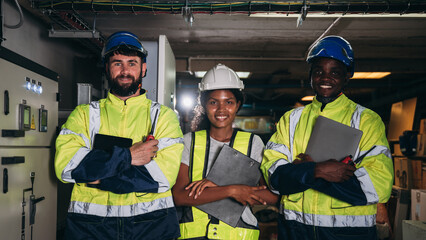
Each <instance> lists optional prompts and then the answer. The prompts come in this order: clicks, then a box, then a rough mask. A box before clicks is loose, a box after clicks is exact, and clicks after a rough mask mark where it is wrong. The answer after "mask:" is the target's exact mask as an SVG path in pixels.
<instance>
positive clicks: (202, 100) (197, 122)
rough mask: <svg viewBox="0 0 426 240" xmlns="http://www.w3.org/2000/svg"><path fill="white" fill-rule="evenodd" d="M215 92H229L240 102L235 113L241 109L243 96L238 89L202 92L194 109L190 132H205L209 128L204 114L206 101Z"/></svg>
mask: <svg viewBox="0 0 426 240" xmlns="http://www.w3.org/2000/svg"><path fill="white" fill-rule="evenodd" d="M216 90H229V91H231V92H232V94H234V96H235V98H236V99H237V102H240V106H239V108H238V110H237V112H238V111H239V110H240V109H241V108H242V106H243V103H244V100H245V96H244V93H243V92H242V91H240V90H239V89H215V90H208V91H202V92H200V94H199V95H198V104H197V106H195V108H194V118H193V119H192V121H191V131H193V132H195V131H199V130H206V129H209V128H210V121H209V119H208V118H207V114H206V104H207V100H208V99H209V97H210V93H212V92H213V91H216Z"/></svg>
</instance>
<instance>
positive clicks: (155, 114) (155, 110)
mask: <svg viewBox="0 0 426 240" xmlns="http://www.w3.org/2000/svg"><path fill="white" fill-rule="evenodd" d="M160 109H161V104H159V103H158V102H154V101H153V102H151V110H150V117H151V128H152V129H151V131H152V135H154V134H155V128H156V126H157V122H158V118H159V115H160Z"/></svg>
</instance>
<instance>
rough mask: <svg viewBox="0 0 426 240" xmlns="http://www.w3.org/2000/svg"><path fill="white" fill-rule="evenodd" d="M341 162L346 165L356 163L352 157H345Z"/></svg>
mask: <svg viewBox="0 0 426 240" xmlns="http://www.w3.org/2000/svg"><path fill="white" fill-rule="evenodd" d="M341 162H342V163H344V164H350V165H354V162H353V161H352V155H349V156H347V157H345V158H344V159H343V160H342V161H341Z"/></svg>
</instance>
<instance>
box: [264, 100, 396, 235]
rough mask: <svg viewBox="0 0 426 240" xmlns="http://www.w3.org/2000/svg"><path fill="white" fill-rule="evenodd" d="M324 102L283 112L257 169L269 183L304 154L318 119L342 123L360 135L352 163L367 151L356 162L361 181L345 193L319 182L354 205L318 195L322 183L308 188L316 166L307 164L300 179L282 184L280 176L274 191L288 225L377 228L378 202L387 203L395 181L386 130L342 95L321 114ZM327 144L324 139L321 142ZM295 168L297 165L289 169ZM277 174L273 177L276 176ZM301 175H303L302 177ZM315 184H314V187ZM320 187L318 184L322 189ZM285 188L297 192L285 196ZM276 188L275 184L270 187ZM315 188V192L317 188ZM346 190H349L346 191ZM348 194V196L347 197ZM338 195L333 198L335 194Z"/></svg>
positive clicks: (376, 120) (356, 174) (328, 195)
mask: <svg viewBox="0 0 426 240" xmlns="http://www.w3.org/2000/svg"><path fill="white" fill-rule="evenodd" d="M321 105H322V103H320V102H318V101H317V100H316V99H314V100H313V102H312V103H311V104H309V105H307V106H305V107H301V108H296V109H293V110H291V111H289V112H287V113H285V114H284V116H283V117H282V118H281V119H280V121H279V123H278V125H277V132H276V133H275V134H274V135H273V136H272V137H271V139H270V140H269V142H268V144H267V146H266V149H265V152H264V158H263V162H262V165H261V170H262V172H263V174H264V176H265V179H266V181H267V182H268V184H271V176H272V175H273V174H274V173H275V172H277V174H279V172H280V170H279V169H280V167H281V166H282V167H281V169H283V167H284V166H285V165H286V164H291V163H292V162H293V160H294V159H295V158H296V156H297V155H298V154H300V153H304V152H305V150H306V147H307V144H308V141H309V138H310V136H311V132H312V129H313V126H314V124H315V121H316V119H317V117H318V116H324V117H327V118H330V119H332V120H335V121H337V122H340V123H343V124H345V125H348V126H351V127H354V128H357V129H360V130H361V131H363V135H362V138H361V141H360V143H359V146H358V150H357V152H356V155H355V156H353V159H356V158H357V157H358V156H360V155H362V154H363V153H365V152H367V151H368V150H370V149H371V148H373V147H374V146H376V147H375V148H374V149H373V150H372V151H371V152H370V153H368V154H367V155H366V156H365V157H364V159H363V161H362V162H361V163H359V164H357V166H356V168H357V170H356V171H355V176H356V180H357V181H359V184H358V188H357V190H355V189H344V187H343V186H345V185H344V184H340V183H328V182H326V181H322V183H321V184H322V187H323V188H328V189H329V190H328V191H330V189H334V187H337V189H339V188H340V189H341V190H343V191H341V192H340V193H339V194H340V196H343V197H342V198H344V199H350V198H354V199H353V201H354V202H356V203H357V204H355V205H356V206H354V205H352V204H350V203H348V202H346V201H344V200H342V198H340V197H339V198H340V200H339V199H338V198H336V197H332V196H330V194H332V193H333V192H332V191H330V192H328V193H327V194H326V193H324V192H327V191H326V190H324V192H321V191H322V190H318V189H321V187H318V188H316V187H315V186H318V184H317V183H318V182H320V181H321V180H323V179H320V180H318V179H315V181H316V183H314V182H311V183H309V184H307V183H306V182H305V181H307V179H311V180H313V179H314V178H313V172H314V171H313V169H314V166H315V163H307V164H305V166H306V171H305V172H304V174H303V178H302V177H301V178H299V179H296V180H294V179H293V180H291V181H290V182H285V183H284V182H282V181H286V180H285V179H286V176H282V178H281V179H284V180H280V184H279V186H275V192H276V193H278V192H277V191H279V192H280V193H281V195H282V198H281V202H280V203H281V209H280V213H281V214H282V215H283V216H284V219H285V220H287V221H295V222H298V223H300V224H303V225H307V226H319V227H346V228H348V229H350V228H353V227H374V226H375V224H376V218H375V216H376V211H377V205H376V204H377V203H379V202H380V203H384V202H386V201H387V200H388V199H389V197H390V194H391V190H392V182H393V164H392V159H391V153H390V150H389V146H388V142H387V139H386V135H385V126H384V124H383V122H382V121H381V119H380V117H379V116H378V115H377V114H376V113H374V112H373V111H371V110H369V109H367V108H364V107H362V106H360V105H358V104H356V103H354V102H353V101H351V100H349V99H348V98H347V97H346V96H345V95H344V94H342V95H341V96H339V97H338V98H337V99H336V100H334V101H333V102H331V103H328V104H327V105H326V106H325V108H324V109H323V110H321ZM324 141H327V139H324ZM289 166H295V167H296V166H297V165H289ZM295 174H296V173H295ZM287 175H292V174H287ZM275 176H276V175H274V177H275ZM300 176H302V175H300ZM316 184H317V185H316ZM321 184H320V185H321ZM286 186H287V188H290V187H291V188H293V189H297V188H299V190H298V191H297V190H296V191H293V192H291V193H285V192H286V190H285V189H286ZM271 188H272V189H274V186H271ZM314 188H316V189H317V190H315V189H314ZM345 191H347V192H345ZM351 191H354V192H355V191H359V192H360V193H361V194H359V195H358V196H361V195H362V197H360V199H356V198H357V197H356V196H357V195H355V196H352V195H351V194H349V193H350V192H351ZM346 193H348V194H347V195H348V196H345V194H346ZM339 194H337V195H339Z"/></svg>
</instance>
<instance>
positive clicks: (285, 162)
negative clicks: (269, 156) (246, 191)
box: [268, 158, 289, 195]
mask: <svg viewBox="0 0 426 240" xmlns="http://www.w3.org/2000/svg"><path fill="white" fill-rule="evenodd" d="M288 163H289V162H287V160H285V159H282V158H281V159H278V160H277V161H275V162H274V164H272V166H271V167H270V168H269V169H268V173H269V174H268V182H271V176H272V174H273V173H274V172H275V170H277V168H278V167H279V166H282V165H285V164H288ZM270 190H271V191H272V192H273V193H275V194H277V195H280V192H279V191H277V190H275V189H274V188H273V187H272V186H271V185H270Z"/></svg>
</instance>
